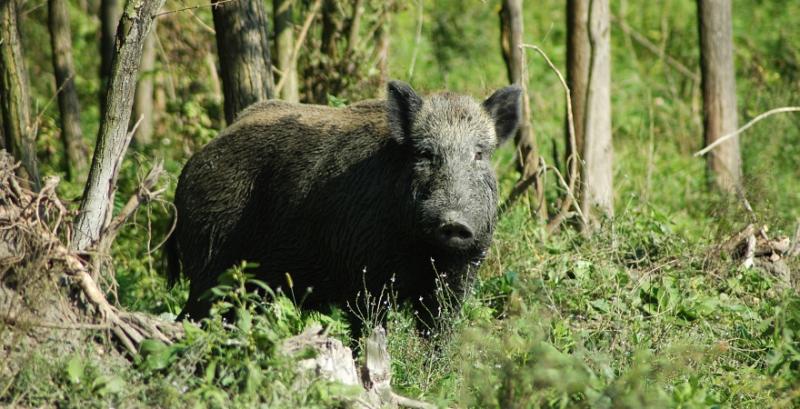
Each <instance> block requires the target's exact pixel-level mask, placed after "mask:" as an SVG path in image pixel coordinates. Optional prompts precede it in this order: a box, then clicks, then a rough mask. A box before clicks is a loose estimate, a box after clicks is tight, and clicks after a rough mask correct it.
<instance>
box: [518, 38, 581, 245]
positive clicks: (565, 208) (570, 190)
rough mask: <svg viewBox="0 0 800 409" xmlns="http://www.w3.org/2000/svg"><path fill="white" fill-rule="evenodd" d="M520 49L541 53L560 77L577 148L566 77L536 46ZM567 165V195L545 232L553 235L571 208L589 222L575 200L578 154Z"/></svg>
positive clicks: (572, 142)
mask: <svg viewBox="0 0 800 409" xmlns="http://www.w3.org/2000/svg"><path fill="white" fill-rule="evenodd" d="M520 47H522V48H530V49H532V50H534V51H536V52H537V53H539V54H540V55H541V56H542V57H544V59H545V61H547V65H549V66H550V68H551V69H552V70H553V71H554V72H555V73H556V75H557V76H558V79H559V81H560V82H561V86H562V87H563V88H564V93H565V98H566V102H567V124H568V131H569V140H570V144H572V146H577V144H576V142H575V119H574V118H573V115H572V95H571V94H570V90H569V86H567V82H566V81H565V80H564V76H563V75H561V71H559V70H558V68H556V66H555V65H553V62H552V61H550V58H549V57H548V56H547V54H545V52H544V51H542V49H541V48H539V47H538V46H535V45H530V44H522V45H521V46H520ZM567 165H568V166H569V182H568V183H567V194H566V197H565V198H564V201H563V202H561V208H560V209H559V211H558V213H556V215H555V216H553V218H552V219H550V221H549V222H548V223H547V226H546V227H545V230H546V231H547V233H548V234H549V233H552V232H554V231H555V230H556V229H558V227H559V226H560V225H561V222H563V221H564V219H566V217H567V215H568V214H569V213H570V208H571V207H575V209H576V212H577V213H578V214H579V215H580V216H581V221H582V222H583V223H584V224H586V223H587V220H586V218H585V217H584V213H583V211H581V209H580V204H579V203H578V201H577V200H574V197H575V195H574V192H575V183H576V181H577V179H578V158H577V156H576V153H575V152H573V153H572V154H571V155H570V156H569V158H567Z"/></svg>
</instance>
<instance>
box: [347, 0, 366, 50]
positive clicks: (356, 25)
mask: <svg viewBox="0 0 800 409" xmlns="http://www.w3.org/2000/svg"><path fill="white" fill-rule="evenodd" d="M362 15H364V0H354V1H353V16H352V17H351V18H350V27H349V29H348V31H349V33H348V35H347V55H350V54H352V53H353V51H355V49H356V47H358V39H359V33H360V31H361V16H362Z"/></svg>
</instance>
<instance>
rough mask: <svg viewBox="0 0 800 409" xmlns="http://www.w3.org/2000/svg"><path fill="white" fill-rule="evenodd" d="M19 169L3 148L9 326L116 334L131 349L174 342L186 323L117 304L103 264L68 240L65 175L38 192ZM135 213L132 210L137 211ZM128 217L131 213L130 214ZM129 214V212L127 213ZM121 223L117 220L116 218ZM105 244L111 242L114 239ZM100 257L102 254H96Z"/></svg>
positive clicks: (1, 196)
mask: <svg viewBox="0 0 800 409" xmlns="http://www.w3.org/2000/svg"><path fill="white" fill-rule="evenodd" d="M18 166H19V164H18V163H15V162H14V161H13V159H12V158H11V156H10V155H8V154H7V153H6V152H5V151H0V314H2V315H1V316H2V318H1V320H2V322H3V323H4V324H5V325H9V326H14V327H17V328H23V329H25V330H27V331H35V330H36V329H42V328H49V329H52V328H62V329H93V330H105V331H110V333H111V334H113V335H114V336H115V337H116V338H117V339H118V340H119V342H120V344H121V345H122V346H123V347H124V349H125V350H127V351H128V352H129V353H131V354H135V353H136V352H137V351H138V346H139V344H140V343H141V342H142V341H143V340H145V339H147V338H155V339H159V340H161V341H164V342H167V343H169V342H171V341H173V340H174V339H176V338H177V337H180V336H181V332H182V327H181V326H180V325H179V324H176V323H173V322H165V321H162V320H159V319H156V318H154V317H151V316H149V315H147V314H141V313H131V312H126V311H122V310H121V309H119V308H118V307H116V306H114V305H112V304H111V303H110V302H109V301H108V300H107V298H106V295H105V294H106V293H105V291H103V289H102V288H101V286H100V285H99V284H98V279H99V277H101V274H100V271H97V270H98V268H99V266H101V265H102V263H96V262H91V259H92V257H89V254H80V253H78V252H76V251H73V250H71V249H70V246H69V245H68V243H69V240H70V237H71V236H72V223H71V219H72V217H71V216H72V215H71V214H70V213H69V212H68V210H67V208H66V207H65V206H64V204H63V203H62V202H61V201H60V200H59V198H58V196H57V195H56V192H55V189H56V186H57V185H58V182H59V180H58V178H56V177H52V178H48V179H46V181H45V183H44V186H43V188H42V189H41V190H40V191H39V192H33V191H31V190H29V189H27V188H25V187H23V186H22V184H21V183H20V182H19V180H18V179H17V177H16V176H15V170H16V168H17V167H18ZM160 172H161V170H160V167H158V166H156V167H155V168H154V171H151V174H150V175H148V178H146V179H145V182H144V183H143V185H142V187H141V188H140V190H139V192H137V194H136V195H135V196H134V197H133V198H132V199H131V201H129V203H135V204H136V205H138V204H139V203H141V202H142V200H140V199H139V197H140V196H142V195H141V192H142V191H143V190H148V189H147V188H148V186H147V185H148V183H151V184H152V183H154V180H157V179H158V177H157V175H156V177H151V176H154V175H153V174H154V173H156V174H159V173H160ZM130 213H132V211H131V212H130ZM123 214H124V212H123ZM123 219H124V217H123ZM115 222H117V223H115ZM123 222H124V220H116V219H115V220H112V221H110V223H109V228H108V229H106V230H105V232H104V233H105V234H104V236H105V237H106V238H108V239H112V240H113V236H114V235H115V234H116V231H117V230H118V228H116V226H117V225H118V224H119V225H121V224H122V223H123ZM108 239H105V240H104V239H103V238H101V240H100V241H99V242H98V245H99V246H100V247H106V246H109V240H108ZM93 256H97V257H94V259H95V260H96V259H99V258H100V257H99V255H98V254H96V253H95V254H93Z"/></svg>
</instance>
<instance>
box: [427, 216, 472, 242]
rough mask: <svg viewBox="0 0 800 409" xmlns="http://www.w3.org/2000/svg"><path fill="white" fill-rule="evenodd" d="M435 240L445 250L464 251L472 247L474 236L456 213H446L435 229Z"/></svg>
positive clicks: (468, 226) (469, 227)
mask: <svg viewBox="0 0 800 409" xmlns="http://www.w3.org/2000/svg"><path fill="white" fill-rule="evenodd" d="M436 240H437V241H438V242H439V244H440V245H441V246H443V247H445V248H450V249H456V250H465V249H468V248H469V247H470V246H472V243H473V242H474V241H475V234H474V233H473V230H472V227H471V226H470V225H469V224H468V223H467V222H466V221H464V220H463V219H462V218H461V217H459V215H458V213H456V212H448V213H446V214H445V215H444V217H442V220H441V223H440V224H439V227H438V228H437V229H436Z"/></svg>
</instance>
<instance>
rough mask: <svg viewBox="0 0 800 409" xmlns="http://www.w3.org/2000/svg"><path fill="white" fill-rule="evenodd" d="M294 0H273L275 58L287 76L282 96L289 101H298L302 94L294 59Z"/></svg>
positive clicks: (282, 73) (281, 70) (283, 73)
mask: <svg viewBox="0 0 800 409" xmlns="http://www.w3.org/2000/svg"><path fill="white" fill-rule="evenodd" d="M293 2H294V0H273V1H272V7H273V15H274V17H273V19H274V21H275V54H276V55H275V60H276V61H277V63H278V70H280V72H281V75H283V76H285V77H286V80H285V81H284V83H283V88H281V91H280V92H281V95H280V97H281V99H284V100H286V101H289V102H298V101H300V95H299V91H298V84H297V63H296V61H292V50H293V49H294V24H293V18H292V16H293V12H292V11H293V10H292V9H293V7H292V3H293Z"/></svg>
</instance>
